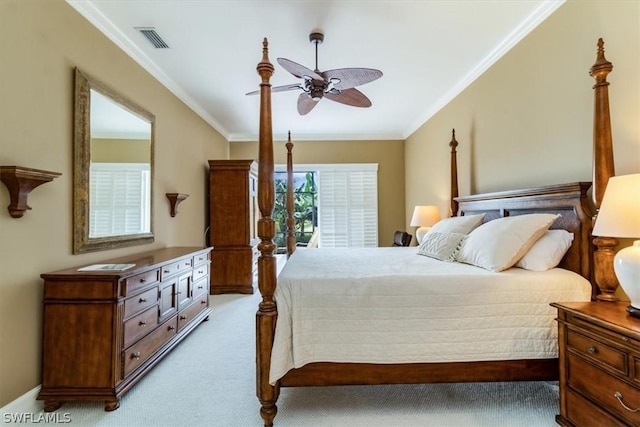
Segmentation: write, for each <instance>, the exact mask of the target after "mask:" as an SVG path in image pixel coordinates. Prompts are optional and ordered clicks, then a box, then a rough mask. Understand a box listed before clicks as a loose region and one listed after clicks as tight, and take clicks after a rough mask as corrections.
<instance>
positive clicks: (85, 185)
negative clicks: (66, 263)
mask: <svg viewBox="0 0 640 427" xmlns="http://www.w3.org/2000/svg"><path fill="white" fill-rule="evenodd" d="M74 95H75V100H74V142H73V144H74V146H73V253H74V254H79V253H84V252H91V251H99V250H106V249H115V248H120V247H125V246H133V245H141V244H145V243H151V242H153V240H154V235H153V146H154V131H155V116H154V115H153V114H151V113H150V112H148V111H147V110H145V109H144V108H142V107H140V106H139V105H137V104H136V103H134V102H133V101H131V100H129V99H127V98H126V97H125V96H123V95H121V94H119V93H118V92H116V91H114V90H112V89H111V88H109V87H108V86H106V85H104V84H103V83H101V82H100V81H98V80H96V79H94V78H93V77H91V76H89V75H87V74H86V73H84V72H82V71H80V70H79V69H78V68H76V69H75V93H74Z"/></svg>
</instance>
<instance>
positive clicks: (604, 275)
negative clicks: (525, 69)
mask: <svg viewBox="0 0 640 427" xmlns="http://www.w3.org/2000/svg"><path fill="white" fill-rule="evenodd" d="M612 70H613V64H612V63H611V62H609V61H607V59H606V58H605V57H604V41H603V40H602V39H601V38H600V39H598V52H597V57H596V62H595V64H593V66H592V67H591V69H590V70H589V75H590V76H591V77H593V78H594V79H595V80H596V83H595V84H594V85H593V90H594V96H595V102H594V112H593V188H592V198H593V204H594V206H595V207H596V214H595V216H594V217H593V222H594V223H595V220H596V218H597V216H598V209H599V208H600V203H602V198H603V197H604V192H605V190H606V188H607V182H608V181H609V178H610V177H612V176H614V175H615V170H614V162H613V140H612V137H611V115H610V112H609V82H608V81H607V76H608V75H609V73H610V72H611V71H612ZM593 244H594V245H595V246H596V250H595V253H594V256H593V258H594V263H595V270H594V280H595V282H596V284H597V285H598V287H599V288H600V293H599V294H598V295H597V296H596V298H597V299H598V300H601V301H618V300H619V298H618V297H616V296H615V293H616V289H618V286H619V282H618V278H617V277H616V274H615V272H614V271H613V257H614V256H615V254H616V251H615V247H616V246H617V245H618V240H617V239H614V238H612V237H598V238H596V239H594V240H593Z"/></svg>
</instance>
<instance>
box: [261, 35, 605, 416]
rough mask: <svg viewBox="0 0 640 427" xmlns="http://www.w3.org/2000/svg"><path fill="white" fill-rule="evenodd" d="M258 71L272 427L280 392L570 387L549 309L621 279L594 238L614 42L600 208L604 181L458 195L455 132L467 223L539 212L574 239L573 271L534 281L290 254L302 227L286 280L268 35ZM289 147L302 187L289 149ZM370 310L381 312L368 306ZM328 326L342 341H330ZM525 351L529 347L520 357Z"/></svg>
mask: <svg viewBox="0 0 640 427" xmlns="http://www.w3.org/2000/svg"><path fill="white" fill-rule="evenodd" d="M257 69H258V73H259V74H260V76H261V78H262V82H261V85H260V95H261V96H260V100H261V101H260V134H259V166H258V203H259V208H260V211H261V215H262V216H261V219H260V220H259V222H258V236H259V237H260V239H261V242H260V243H259V245H258V249H259V251H260V253H261V254H260V257H259V259H258V285H259V289H260V293H261V294H262V300H261V302H260V305H259V308H258V312H257V315H256V346H257V347H256V364H257V395H258V399H259V400H260V403H261V405H262V406H261V410H260V413H261V416H262V418H263V420H264V424H265V426H271V425H272V424H273V420H274V418H275V416H276V411H277V407H276V400H277V398H278V394H279V389H280V387H296V386H327V385H355V384H362V385H367V384H420V383H433V382H475V381H516V380H517V381H527V380H528V381H531V380H554V379H557V378H558V359H557V349H556V345H557V343H556V342H555V341H557V339H556V335H555V332H556V326H555V322H554V310H553V309H552V308H551V307H549V303H550V302H554V301H569V300H589V299H603V300H607V299H609V300H611V299H615V296H614V295H613V293H614V291H615V285H613V283H615V278H614V277H613V272H612V269H611V268H609V267H608V266H609V265H610V261H611V257H612V256H613V254H612V253H610V252H611V251H606V250H605V251H602V252H601V253H600V252H599V253H597V254H596V255H595V256H594V246H593V244H592V241H591V240H592V238H591V229H592V220H593V215H594V213H595V209H594V208H593V206H594V205H595V206H596V207H597V206H599V202H600V200H601V198H602V195H603V193H604V188H605V186H606V182H607V180H608V178H609V177H610V176H612V175H614V172H613V160H612V159H613V155H612V147H611V132H610V124H609V108H608V101H607V98H608V94H607V85H608V83H607V82H606V76H607V74H608V72H610V71H611V64H610V63H608V62H607V61H606V60H605V59H604V50H603V48H602V42H601V41H599V49H598V61H597V62H596V64H595V65H594V66H593V67H592V69H591V74H592V75H593V76H594V77H595V78H596V85H595V86H594V89H595V92H596V111H595V126H594V163H593V164H594V182H593V191H592V194H593V196H592V197H593V200H590V199H589V197H588V194H587V191H588V190H589V188H590V187H591V183H586V182H577V183H572V184H561V185H551V186H545V187H539V188H533V189H524V190H513V191H505V192H498V193H490V194H479V195H473V196H466V197H457V195H458V187H457V171H456V146H457V141H456V139H455V134H454V135H453V138H452V141H451V143H450V147H451V194H452V197H451V209H452V212H453V213H454V215H455V214H457V218H462V219H464V221H467V220H469V219H471V218H479V221H480V224H481V225H482V226H484V225H488V224H490V223H491V224H497V223H499V222H500V220H501V219H503V218H506V217H521V216H523V215H525V214H535V215H527V216H526V217H523V218H529V217H534V216H536V217H538V216H539V217H545V218H546V217H551V219H549V218H547V220H548V221H547V222H548V225H547V226H546V228H545V229H544V231H541V232H540V233H545V232H546V229H547V228H548V229H550V230H566V231H568V232H569V233H571V234H572V235H573V239H572V241H571V242H570V244H568V245H570V246H569V247H568V249H567V250H566V254H565V255H564V256H563V257H562V260H561V262H560V265H559V267H560V268H552V269H550V270H547V271H535V272H534V271H528V270H527V269H526V268H524V267H523V268H510V269H504V271H502V272H496V271H500V270H499V269H498V270H496V271H490V270H487V269H482V268H479V267H477V266H473V265H469V264H463V263H458V262H446V261H442V260H437V259H433V258H432V257H428V256H427V257H424V256H416V248H415V247H413V248H370V249H369V250H360V249H357V250H356V249H349V250H339V249H331V250H323V249H322V248H320V249H312V250H311V249H305V250H300V251H297V252H296V253H295V254H293V255H291V253H292V252H293V251H294V250H295V245H294V244H293V239H292V236H293V234H292V232H291V228H292V226H293V224H292V223H293V221H292V219H291V217H290V219H288V220H287V224H288V227H290V228H289V233H288V237H289V238H288V241H289V244H288V245H287V246H288V252H289V254H290V255H291V257H290V258H289V260H288V261H287V264H286V265H285V267H284V269H283V271H282V273H281V274H280V276H279V277H276V259H275V256H274V251H275V246H274V244H273V236H274V234H275V223H274V221H273V219H272V218H271V213H272V211H273V206H274V181H273V180H274V175H273V172H274V161H273V139H272V129H271V99H270V94H271V86H270V83H269V80H270V77H271V75H272V73H273V65H272V64H271V63H270V62H269V58H268V44H267V40H266V39H265V40H264V43H263V57H262V61H261V62H260V63H259V64H258V67H257ZM287 149H288V156H287V164H288V171H289V179H291V174H292V172H291V165H292V161H291V150H292V144H291V143H290V142H289V143H288V144H287ZM290 187H291V186H290ZM287 206H288V207H289V206H290V209H292V208H293V203H292V202H291V201H290V200H288V202H287ZM494 220H495V222H494ZM476 227H478V228H477V229H478V230H479V225H478V224H476ZM465 234H466V233H465ZM567 234H568V233H567ZM538 237H539V236H538ZM536 238H537V237H536ZM595 243H596V244H601V245H605V246H608V247H611V245H612V244H613V245H614V246H615V243H616V242H615V241H612V239H608V238H599V239H596V242H595ZM466 244H467V243H466V241H465V243H464V245H466ZM464 245H463V247H464ZM458 247H460V245H458ZM529 247H531V246H529ZM527 250H528V248H527ZM374 253H375V254H376V255H373V254H374ZM376 257H378V258H376ZM341 260H342V261H344V260H347V263H346V264H344V263H340V261H341ZM454 277H458V278H462V279H461V280H458V281H456V280H454ZM345 278H346V280H347V282H349V283H347V284H345V282H344V280H345ZM276 279H277V280H278V286H277V287H276ZM425 281H427V282H430V283H431V284H430V286H429V287H428V288H424V287H423V286H424V283H425ZM596 283H598V285H599V286H598V285H596ZM514 287H516V290H514ZM456 290H457V292H456ZM531 290H534V291H533V292H531ZM463 300H466V301H467V303H466V304H468V305H463V303H461V301H463ZM276 301H277V303H276ZM362 301H368V302H369V303H371V304H370V305H367V306H362V305H361V303H362ZM300 304H302V305H300ZM394 308H395V309H397V310H399V312H401V313H402V315H401V316H399V315H398V311H397V310H396V311H394ZM425 313H427V314H428V316H427V315H426V314H425ZM425 316H427V317H425ZM399 317H402V319H400V318H399ZM425 319H428V320H427V321H425ZM505 319H508V320H506V321H505ZM299 321H301V322H302V323H297V322H299ZM407 321H408V323H407ZM420 322H422V323H420ZM320 324H322V325H323V327H328V328H329V332H323V331H319V330H318V327H319V325H320ZM505 324H508V327H504V326H505ZM366 325H374V326H373V329H367V327H366ZM421 325H422V326H421ZM550 325H551V327H550ZM550 329H551V332H552V333H551V335H549V334H550ZM357 337H360V338H357ZM363 337H364V340H363V341H361V342H358V341H357V340H358V339H361V338H363ZM483 337H484V338H483ZM320 341H323V345H322V346H321V345H320ZM518 342H520V343H522V342H524V343H525V347H524V348H523V347H518V346H516V347H513V346H514V344H513V343H518ZM347 344H349V345H347ZM351 344H353V345H351ZM385 344H386V345H385ZM527 346H528V347H527Z"/></svg>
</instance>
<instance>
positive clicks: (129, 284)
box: [123, 268, 160, 297]
mask: <svg viewBox="0 0 640 427" xmlns="http://www.w3.org/2000/svg"><path fill="white" fill-rule="evenodd" d="M159 280H160V269H159V268H156V269H155V270H150V271H147V272H146V273H141V274H136V275H135V276H131V277H127V278H126V279H124V280H123V296H125V297H126V296H127V295H131V294H132V293H134V292H135V291H137V290H138V289H142V288H144V287H145V286H148V285H151V284H153V283H156V282H157V281H159Z"/></svg>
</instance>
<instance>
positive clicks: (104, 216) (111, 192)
mask: <svg viewBox="0 0 640 427" xmlns="http://www.w3.org/2000/svg"><path fill="white" fill-rule="evenodd" d="M150 175H151V172H150V168H149V164H148V163H92V164H91V171H90V176H91V185H90V195H89V202H90V204H91V209H90V212H91V215H90V218H89V237H102V236H112V235H124V234H138V233H144V232H149V231H150V228H151V224H150V220H149V218H150V217H151V216H150V215H149V210H150V191H149V188H150V185H149V184H150ZM141 201H142V203H141Z"/></svg>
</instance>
